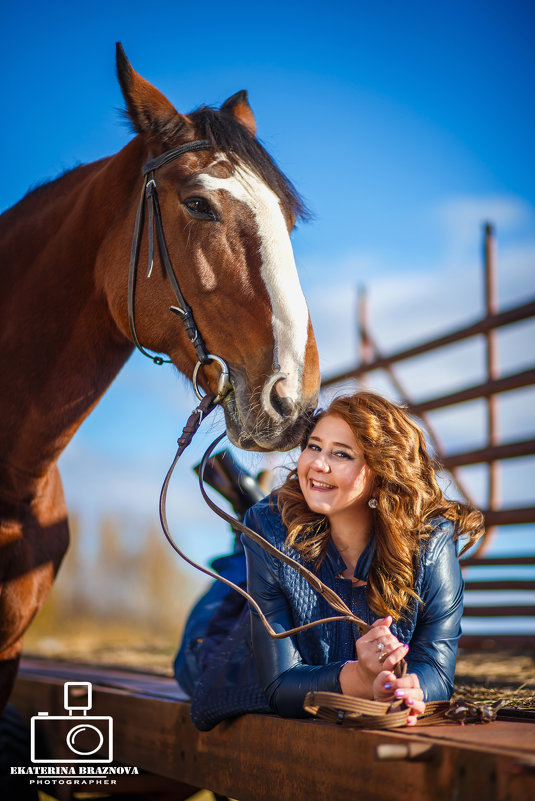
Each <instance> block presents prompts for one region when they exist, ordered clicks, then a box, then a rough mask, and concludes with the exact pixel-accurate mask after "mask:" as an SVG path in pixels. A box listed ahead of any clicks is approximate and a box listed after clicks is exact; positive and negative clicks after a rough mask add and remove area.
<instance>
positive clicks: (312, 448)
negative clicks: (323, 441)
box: [307, 442, 320, 451]
mask: <svg viewBox="0 0 535 801" xmlns="http://www.w3.org/2000/svg"><path fill="white" fill-rule="evenodd" d="M307 448H308V450H309V451H319V449H320V446H319V445H314V443H312V442H309V443H308V445H307Z"/></svg>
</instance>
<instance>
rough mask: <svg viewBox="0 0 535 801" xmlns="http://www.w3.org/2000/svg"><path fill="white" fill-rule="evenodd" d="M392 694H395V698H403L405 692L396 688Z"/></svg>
mask: <svg viewBox="0 0 535 801" xmlns="http://www.w3.org/2000/svg"><path fill="white" fill-rule="evenodd" d="M394 695H395V696H396V698H405V695H406V692H405V690H396V692H395V693H394Z"/></svg>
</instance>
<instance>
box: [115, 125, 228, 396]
mask: <svg viewBox="0 0 535 801" xmlns="http://www.w3.org/2000/svg"><path fill="white" fill-rule="evenodd" d="M212 147H213V145H212V144H211V143H210V142H209V141H208V140H206V139H200V140H197V141H195V142H186V143H185V144H183V145H179V146H178V147H174V148H173V149H172V150H167V151H166V152H165V153H162V155H161V156H158V157H157V158H155V159H149V161H147V163H146V164H145V166H144V167H143V176H144V180H143V186H142V189H141V195H140V198H139V203H138V207H137V213H136V222H135V226H134V236H133V239H132V251H131V254H130V268H129V272H128V324H129V326H130V333H131V335H132V339H133V341H134V344H135V346H136V347H137V349H138V350H139V351H140V352H141V353H142V354H143V355H144V356H147V357H148V358H149V359H151V360H152V361H153V362H154V364H158V365H160V364H164V363H167V364H170V363H171V362H172V360H171V359H163V358H162V357H161V356H153V355H152V354H150V353H148V351H146V350H145V348H144V347H143V346H142V344H141V343H140V341H139V339H138V336H137V333H136V325H135V319H134V315H135V293H136V273H137V265H138V261H139V249H140V246H141V239H142V236H143V224H144V221H145V200H146V202H147V214H148V237H149V255H148V266H147V278H150V276H151V273H152V268H153V264H154V229H156V237H157V240H158V250H159V252H160V258H161V260H162V263H163V265H164V267H165V272H166V273H167V277H168V279H169V283H170V284H171V287H172V289H173V292H174V293H175V297H176V300H177V305H176V306H170V307H169V309H170V311H172V312H174V313H175V314H177V315H178V316H179V317H180V319H181V320H182V323H183V325H184V328H185V331H186V334H187V335H188V338H189V340H190V342H191V344H192V345H193V347H194V348H195V353H196V354H197V364H196V365H195V369H194V371H193V379H192V380H193V388H194V390H195V393H196V394H197V396H198V397H199V398H201V397H202V394H201V391H200V389H199V386H198V383H197V377H198V374H199V370H200V368H201V367H202V366H203V365H205V364H210V362H214V361H215V362H217V364H218V365H219V367H220V369H221V373H220V375H219V380H218V384H217V396H216V399H215V401H214V402H216V403H217V402H219V401H220V400H222V399H223V397H224V396H225V395H226V394H227V393H228V392H229V390H230V389H231V384H230V376H229V369H228V366H227V364H226V362H225V361H224V360H223V359H222V358H221V357H220V356H216V355H215V354H213V353H208V351H207V349H206V345H205V344H204V341H203V338H202V336H201V334H200V333H199V330H198V328H197V326H196V324H195V320H194V318H193V311H192V309H191V306H189V305H188V303H187V302H186V299H185V297H184V295H183V294H182V291H181V289H180V285H179V283H178V279H177V277H176V274H175V271H174V270H173V265H172V264H171V259H170V258H169V251H168V250H167V244H166V241H165V235H164V230H163V223H162V214H161V210H160V203H159V201H158V192H157V189H156V178H155V174H156V170H158V169H159V168H160V167H163V166H164V165H165V164H169V163H170V162H171V161H174V160H175V159H177V158H179V157H180V156H182V155H184V153H194V152H195V151H197V150H210V149H211V148H212Z"/></svg>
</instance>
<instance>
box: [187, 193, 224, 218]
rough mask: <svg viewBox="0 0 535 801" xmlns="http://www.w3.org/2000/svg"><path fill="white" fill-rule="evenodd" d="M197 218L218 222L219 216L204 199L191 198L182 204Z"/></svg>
mask: <svg viewBox="0 0 535 801" xmlns="http://www.w3.org/2000/svg"><path fill="white" fill-rule="evenodd" d="M182 205H183V206H185V207H186V208H187V209H188V211H190V212H191V213H192V214H193V215H194V216H195V217H200V218H201V219H203V220H217V219H218V217H217V214H216V213H215V211H214V210H213V208H212V207H211V206H210V204H209V203H208V201H207V200H206V199H205V198H204V197H190V198H188V199H187V200H185V201H184V202H183V203H182Z"/></svg>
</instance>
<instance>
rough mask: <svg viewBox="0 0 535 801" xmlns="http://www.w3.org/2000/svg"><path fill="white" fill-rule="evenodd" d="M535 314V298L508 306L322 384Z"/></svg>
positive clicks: (335, 381)
mask: <svg viewBox="0 0 535 801" xmlns="http://www.w3.org/2000/svg"><path fill="white" fill-rule="evenodd" d="M531 317H535V299H533V300H530V301H528V303H524V304H522V305H521V306H515V307H514V308H512V309H506V310H505V311H502V312H499V313H498V314H491V315H489V316H486V317H483V318H481V319H480V320H478V321H477V322H475V323H472V324H471V325H468V326H466V327H465V328H458V329H456V330H455V331H450V332H449V333H447V334H443V335H442V336H440V337H437V338H436V339H430V340H428V341H427V342H421V343H419V344H418V345H413V346H412V347H410V348H405V349H404V350H399V351H396V352H394V353H392V354H390V356H383V357H381V358H379V359H374V360H373V362H369V363H366V364H361V365H359V366H358V367H352V368H350V369H349V370H345V371H343V372H341V373H336V375H332V376H330V377H329V378H326V379H324V381H323V384H322V385H323V386H324V387H329V386H332V385H333V384H340V383H341V382H342V381H347V380H349V379H350V378H361V377H362V376H364V375H366V374H367V373H369V372H371V371H372V370H382V369H385V368H386V367H389V366H390V365H392V364H396V363H397V362H401V361H405V360H406V359H413V358H414V357H415V356H421V355H422V354H423V353H429V351H433V350H437V349H438V348H443V347H445V346H446V345H453V344H454V343H455V342H461V341H462V340H463V339H469V338H470V337H473V336H476V335H477V334H484V333H485V332H487V331H490V330H492V329H495V328H501V327H503V326H506V325H511V324H512V323H518V322H521V321H522V320H527V319H529V318H531Z"/></svg>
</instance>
